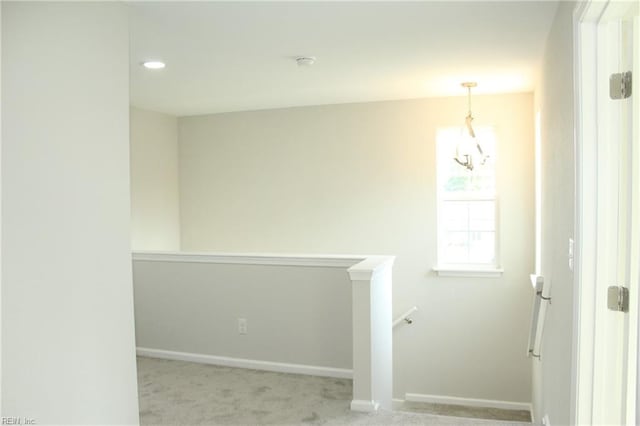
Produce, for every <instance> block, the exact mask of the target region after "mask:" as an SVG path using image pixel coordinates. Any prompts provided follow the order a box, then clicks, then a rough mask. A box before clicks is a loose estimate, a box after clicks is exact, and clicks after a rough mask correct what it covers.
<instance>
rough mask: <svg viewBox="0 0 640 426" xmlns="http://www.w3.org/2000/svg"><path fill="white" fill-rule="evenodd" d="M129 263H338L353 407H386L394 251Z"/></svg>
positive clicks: (178, 256) (167, 255)
mask: <svg viewBox="0 0 640 426" xmlns="http://www.w3.org/2000/svg"><path fill="white" fill-rule="evenodd" d="M132 259H133V261H134V262H181V263H219V264H245V265H277V266H289V267H324V268H344V269H345V270H346V271H347V272H348V273H349V278H350V280H351V284H352V327H353V400H352V402H351V409H352V410H354V411H375V410H377V409H378V408H384V409H389V410H390V409H391V408H392V383H393V382H392V368H393V362H392V361H393V359H392V353H393V346H392V345H393V340H392V323H393V318H392V309H391V300H392V299H391V297H392V294H391V285H392V268H393V262H394V260H395V257H394V256H366V255H323V254H271V253H204V252H198V253H188V252H158V251H136V252H133V255H132Z"/></svg>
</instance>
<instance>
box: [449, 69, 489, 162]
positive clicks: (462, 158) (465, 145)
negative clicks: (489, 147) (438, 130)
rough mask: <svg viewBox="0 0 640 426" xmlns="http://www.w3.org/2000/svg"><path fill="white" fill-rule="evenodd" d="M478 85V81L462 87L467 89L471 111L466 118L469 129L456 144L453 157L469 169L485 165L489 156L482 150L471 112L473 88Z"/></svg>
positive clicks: (465, 121) (467, 83)
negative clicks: (477, 165)
mask: <svg viewBox="0 0 640 426" xmlns="http://www.w3.org/2000/svg"><path fill="white" fill-rule="evenodd" d="M477 86H478V83H476V82H465V83H462V87H465V88H466V89H467V102H468V106H469V112H468V114H467V116H466V117H465V119H464V123H465V127H466V130H467V131H466V132H465V131H463V132H462V135H461V139H460V142H459V143H458V145H457V146H456V155H455V157H453V159H454V160H455V162H456V163H458V164H460V165H461V166H462V167H464V168H465V169H467V170H469V171H472V170H473V168H474V167H475V165H476V164H479V165H483V164H484V163H486V162H487V159H488V158H489V156H488V155H485V154H484V152H483V151H482V147H481V146H480V142H479V141H478V140H477V138H476V132H475V131H474V130H473V126H472V121H473V115H472V114H471V88H473V87H477Z"/></svg>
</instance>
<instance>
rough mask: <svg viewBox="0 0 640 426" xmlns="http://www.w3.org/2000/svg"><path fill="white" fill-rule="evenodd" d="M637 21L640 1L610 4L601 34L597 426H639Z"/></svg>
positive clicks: (596, 301)
mask: <svg viewBox="0 0 640 426" xmlns="http://www.w3.org/2000/svg"><path fill="white" fill-rule="evenodd" d="M637 14H638V3H637V2H610V3H609V4H608V5H607V7H606V9H605V10H604V13H603V14H602V17H601V18H600V22H599V24H598V29H597V48H598V50H597V52H598V53H597V55H598V58H597V83H596V84H597V89H596V90H597V103H598V106H597V115H598V135H597V137H598V141H597V171H596V176H597V181H598V184H597V185H598V187H597V197H598V198H597V213H596V217H597V219H596V220H597V231H596V233H597V247H596V286H595V290H596V294H595V351H594V372H593V412H592V415H593V418H592V420H593V423H594V424H607V425H623V424H628V425H632V424H636V417H635V415H636V382H637V380H636V367H637V362H636V360H637V332H638V331H637V324H638V303H637V301H638V264H639V262H638V260H639V258H638V254H639V248H640V246H639V242H640V239H639V235H640V234H639V229H638V227H639V225H640V210H639V207H640V205H639V204H638V202H639V198H640V197H639V192H640V181H639V180H638V167H639V166H640V161H639V158H640V157H639V155H638V153H639V149H640V144H639V143H638V134H637V127H636V129H635V132H634V121H635V123H636V126H637V122H638V111H639V110H638V109H637V101H636V99H637V98H638V95H637V94H632V95H629V93H628V92H629V90H631V91H633V89H635V91H638V89H639V87H638V84H637V80H638V79H637V74H638V73H637V72H634V60H636V61H637V57H638V48H640V44H638V43H637V33H636V34H634V31H637ZM634 28H635V29H634ZM636 70H637V68H636ZM629 72H631V75H632V79H634V80H635V83H636V84H635V87H633V85H631V87H632V89H629V86H630V84H629V81H626V80H628V76H629V74H627V73H629ZM623 85H624V89H623V88H622V87H621V86H623ZM634 103H636V105H634ZM634 106H635V108H634ZM634 109H635V111H634ZM634 133H635V134H634ZM616 287H618V288H619V287H622V288H624V289H626V290H628V292H629V294H630V295H631V297H629V298H627V300H626V301H624V303H625V304H626V305H627V306H624V307H622V308H620V309H623V310H615V309H616V306H615V305H616V303H615V302H616V298H617V297H623V295H622V294H621V292H620V290H616ZM623 291H624V290H623Z"/></svg>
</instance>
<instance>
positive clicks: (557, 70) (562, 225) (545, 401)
mask: <svg viewBox="0 0 640 426" xmlns="http://www.w3.org/2000/svg"><path fill="white" fill-rule="evenodd" d="M574 5H575V4H574V3H573V2H560V5H559V7H558V12H557V15H556V18H555V21H554V23H553V27H552V29H551V33H550V34H549V39H548V41H547V47H546V52H545V57H544V63H543V67H542V81H541V84H540V90H539V92H538V93H537V97H536V104H537V108H538V109H539V111H540V114H541V124H542V125H541V130H542V132H541V136H542V138H541V140H542V194H543V195H542V275H543V276H544V279H545V281H546V282H550V283H551V284H552V288H551V297H552V299H553V301H552V303H551V305H550V306H549V309H548V310H547V317H546V322H545V330H544V336H543V341H542V347H541V353H542V359H541V361H536V362H534V369H533V372H534V374H533V402H534V413H535V418H536V419H537V420H538V421H540V420H541V419H542V416H544V415H545V414H548V415H549V419H550V421H551V424H552V425H564V424H569V420H570V418H569V416H570V406H571V400H570V397H571V371H572V370H571V353H572V336H573V334H572V333H573V272H572V271H571V270H570V269H569V265H568V261H569V260H568V247H569V238H570V237H573V232H574V189H575V179H574V165H575V159H574V151H573V149H574V138H573V131H574V122H573V99H574V98H573V96H574V93H573V55H572V54H573V30H572V28H573V27H572V19H573V18H572V16H573V15H572V13H573V8H574Z"/></svg>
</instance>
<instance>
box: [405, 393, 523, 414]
mask: <svg viewBox="0 0 640 426" xmlns="http://www.w3.org/2000/svg"><path fill="white" fill-rule="evenodd" d="M405 400H406V401H413V402H429V403H432V404H449V405H465V406H467V407H482V408H502V409H504V410H525V411H529V412H531V403H529V402H514V401H499V400H493V399H476V398H459V397H456V396H444V395H424V394H420V393H408V394H406V395H405Z"/></svg>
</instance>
